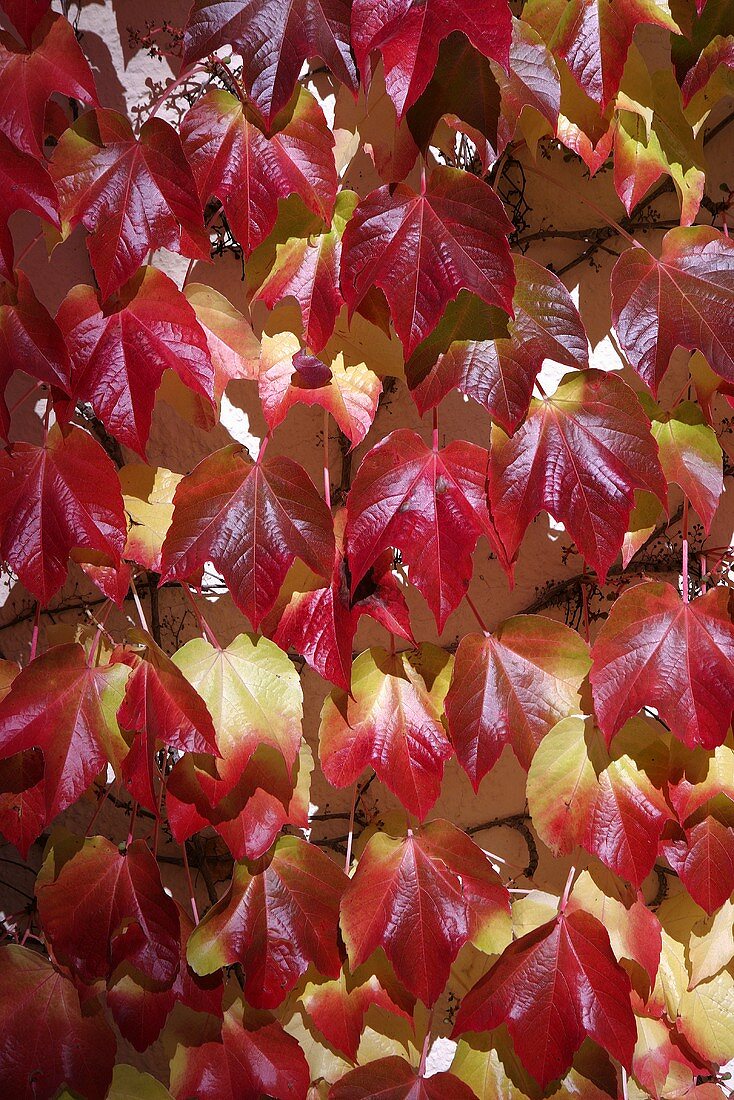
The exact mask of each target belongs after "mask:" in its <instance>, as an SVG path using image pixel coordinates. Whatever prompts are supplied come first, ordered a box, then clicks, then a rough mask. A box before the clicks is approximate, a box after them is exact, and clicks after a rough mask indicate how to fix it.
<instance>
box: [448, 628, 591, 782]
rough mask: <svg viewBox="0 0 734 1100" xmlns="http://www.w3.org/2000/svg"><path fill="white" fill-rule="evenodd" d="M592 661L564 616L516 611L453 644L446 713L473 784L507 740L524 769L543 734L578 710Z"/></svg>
mask: <svg viewBox="0 0 734 1100" xmlns="http://www.w3.org/2000/svg"><path fill="white" fill-rule="evenodd" d="M590 666H591V662H590V660H589V654H588V649H587V647H586V645H585V643H584V641H583V640H582V638H581V637H580V636H579V635H578V634H577V633H576V632H575V631H572V630H569V629H568V627H566V626H564V625H563V624H562V623H557V622H554V621H553V620H552V619H545V618H542V617H541V616H539V615H516V616H514V617H513V618H511V619H507V620H506V621H505V622H504V623H501V624H500V626H499V627H498V628H497V630H496V631H495V632H494V634H493V635H482V634H465V635H464V637H463V638H462V639H461V642H460V643H459V648H458V650H457V651H456V659H455V662H454V671H453V676H452V679H451V687H450V688H449V693H448V695H447V696H446V719H447V722H448V731H449V737H450V738H451V742H452V744H453V746H454V748H455V749H456V755H457V756H458V758H459V763H460V764H461V766H462V767H463V768H464V771H465V772H466V774H467V775H468V776H469V778H470V779H471V781H472V785H473V787H474V790H475V791H476V790H478V788H479V784H480V782H481V781H482V779H483V778H484V776H485V775H486V774H487V772H488V771H490V770H491V769H492V768H493V767H494V765H495V764H496V763H497V760H498V759H499V757H500V754H501V753H502V750H503V748H504V746H505V745H510V746H511V747H512V749H513V751H514V753H515V755H516V756H517V758H518V760H519V761H520V763H521V764H522V766H523V767H524V768H529V767H530V761H531V760H532V758H533V754H534V752H535V750H536V749H537V747H538V745H539V744H540V743H541V741H542V739H543V737H544V736H545V734H547V733H548V731H549V730H550V729H551V728H552V727H553V726H554V725H555V724H556V722H559V721H560V720H561V719H562V718H566V717H568V716H569V715H570V714H572V713H574V712H578V710H579V707H580V706H581V697H580V695H579V689H580V687H581V684H582V683H583V681H584V678H585V677H586V674H587V672H588V671H589V668H590Z"/></svg>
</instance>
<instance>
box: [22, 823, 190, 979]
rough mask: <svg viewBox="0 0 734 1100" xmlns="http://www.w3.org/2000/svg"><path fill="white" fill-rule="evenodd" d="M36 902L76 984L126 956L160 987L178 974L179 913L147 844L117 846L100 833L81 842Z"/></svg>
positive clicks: (104, 972) (103, 973)
mask: <svg viewBox="0 0 734 1100" xmlns="http://www.w3.org/2000/svg"><path fill="white" fill-rule="evenodd" d="M52 852H53V850H52ZM47 858H48V859H53V855H51V856H50V857H47ZM37 899H38V912H39V916H40V918H41V924H42V926H43V930H44V933H45V935H46V937H47V939H48V941H49V943H50V944H51V945H52V947H53V951H54V955H55V957H56V958H57V959H58V961H59V962H61V963H63V964H64V965H65V966H68V967H69V968H70V969H71V970H72V971H73V973H74V974H75V975H76V976H77V977H78V978H79V979H80V980H81V981H83V982H86V983H87V984H92V983H93V982H94V981H96V980H97V979H99V978H107V977H109V975H110V974H111V973H112V972H113V971H114V969H115V968H116V967H117V966H119V965H120V963H122V962H125V961H126V962H128V963H130V965H131V966H134V967H135V968H136V970H138V971H139V972H140V973H141V974H142V975H144V976H145V977H148V978H150V979H151V981H154V982H159V983H161V984H163V985H170V984H171V982H172V981H173V979H174V978H175V976H176V974H177V973H178V968H179V954H180V947H179V939H180V932H179V919H178V911H177V909H176V905H175V903H174V902H173V901H172V899H171V898H170V897H169V896H168V895H167V894H166V893H165V891H164V889H163V886H162V884H161V876H160V871H159V870H158V865H157V864H156V861H155V859H154V857H153V855H152V854H151V852H150V849H149V848H148V846H147V844H145V842H144V841H142V840H135V841H133V843H132V844H130V845H129V846H128V847H127V850H126V851H121V850H120V848H119V847H118V845H116V844H113V843H112V841H111V840H107V839H106V838H105V837H102V836H94V837H90V838H88V839H86V840H85V841H84V842H83V844H82V846H81V847H80V848H79V850H78V851H77V852H76V853H75V854H74V855H72V857H71V858H70V859H69V860H68V861H67V862H66V863H64V865H63V866H62V868H61V870H60V871H59V873H58V875H57V876H56V878H55V879H53V880H52V881H46V882H44V883H43V884H42V885H41V886H40V887H39V888H38V889H37ZM90 914H94V920H90V919H89V918H90Z"/></svg>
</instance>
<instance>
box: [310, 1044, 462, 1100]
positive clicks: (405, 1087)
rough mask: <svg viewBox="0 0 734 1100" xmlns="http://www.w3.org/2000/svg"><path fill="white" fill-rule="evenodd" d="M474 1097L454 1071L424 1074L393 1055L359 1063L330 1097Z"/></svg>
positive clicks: (436, 1099) (398, 1099)
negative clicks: (363, 1063) (364, 1063)
mask: <svg viewBox="0 0 734 1100" xmlns="http://www.w3.org/2000/svg"><path fill="white" fill-rule="evenodd" d="M448 1096H450V1097H451V1098H452V1100H472V1098H473V1097H474V1092H473V1091H472V1089H470V1088H469V1086H468V1085H465V1084H464V1082H463V1081H460V1080H459V1078H458V1077H455V1076H454V1074H453V1073H447V1072H446V1071H445V1070H439V1072H438V1073H432V1074H431V1075H430V1076H428V1077H425V1076H423V1074H422V1073H421V1072H420V1071H418V1072H416V1070H414V1069H413V1067H412V1066H411V1065H410V1063H409V1062H406V1061H405V1059H404V1058H398V1057H397V1056H395V1055H393V1056H392V1057H389V1058H378V1059H376V1060H375V1061H373V1062H369V1063H368V1064H367V1065H366V1066H358V1067H357V1068H356V1069H353V1070H351V1071H350V1072H349V1073H347V1074H346V1076H344V1077H341V1078H340V1079H339V1080H338V1081H337V1082H336V1084H334V1085H332V1086H331V1088H330V1089H329V1100H444V1098H445V1097H448Z"/></svg>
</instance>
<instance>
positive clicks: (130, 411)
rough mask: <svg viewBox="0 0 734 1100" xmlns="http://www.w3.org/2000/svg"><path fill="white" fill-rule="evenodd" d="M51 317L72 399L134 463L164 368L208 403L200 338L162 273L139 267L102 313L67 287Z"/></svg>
mask: <svg viewBox="0 0 734 1100" xmlns="http://www.w3.org/2000/svg"><path fill="white" fill-rule="evenodd" d="M56 319H57V322H58V324H59V325H60V327H61V330H62V332H63V333H64V336H65V338H66V342H67V346H68V348H69V353H70V355H71V360H72V386H73V391H74V401H75V402H77V401H82V402H88V403H89V404H90V405H91V406H92V408H93V409H94V411H95V413H96V414H97V416H98V417H99V419H100V420H101V421H102V423H103V424H104V425H105V427H106V428H107V429H108V431H110V432H111V433H112V435H114V436H115V438H116V439H118V440H119V441H120V443H124V444H126V445H127V446H128V447H131V448H132V450H134V451H136V452H137V453H138V454H139V455H140V456H141V457H145V445H146V443H147V441H148V436H149V434H150V423H151V418H152V414H153V405H154V403H155V393H156V390H157V389H158V387H159V386H160V384H161V378H162V377H163V372H164V371H165V370H166V369H167V368H170V369H171V370H174V371H175V372H176V374H178V376H179V378H180V379H181V380H182V382H184V383H186V385H188V386H190V387H191V388H192V389H193V390H195V391H196V392H197V393H200V394H202V396H204V397H206V398H208V400H209V401H210V402H211V401H212V400H213V394H214V390H213V379H214V375H213V369H212V364H211V359H210V356H209V350H208V347H207V341H206V336H205V334H204V331H203V330H202V328H201V326H200V325H199V322H198V321H197V319H196V314H195V312H194V309H193V307H192V306H191V305H189V303H188V301H187V300H186V298H185V297H184V295H183V294H182V293H181V291H180V290H179V289H178V288H177V287H176V284H175V283H174V282H172V280H171V279H169V278H168V276H167V275H164V274H163V272H162V271H157V270H156V269H155V268H154V267H145V268H143V269H142V270H141V271H140V272H139V273H138V274H137V275H136V276H135V278H134V279H132V280H131V282H129V283H128V284H127V285H126V286H125V287H124V288H123V290H122V292H121V294H120V296H119V300H118V301H108V302H107V303H106V304H105V305H104V306H102V307H101V306H100V304H99V301H98V299H97V295H96V294H95V293H94V291H93V289H92V288H91V287H90V286H77V287H74V289H73V290H71V291H70V292H69V294H68V295H67V296H66V298H65V299H64V301H63V303H62V305H61V308H60V309H59V312H58V314H57V318H56Z"/></svg>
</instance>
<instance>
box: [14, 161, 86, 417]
mask: <svg viewBox="0 0 734 1100" xmlns="http://www.w3.org/2000/svg"><path fill="white" fill-rule="evenodd" d="M34 163H35V162H34ZM15 370H22V371H25V373H26V374H30V375H31V376H32V377H33V378H37V379H38V380H39V381H40V382H45V383H46V384H47V385H49V386H51V387H52V390H53V391H54V392H55V393H58V392H60V393H68V391H69V389H70V385H71V383H70V380H69V370H70V367H69V355H68V352H67V350H66V345H65V344H64V337H63V336H62V334H61V331H60V329H59V327H58V325H57V324H56V323H55V321H54V320H53V318H52V317H51V314H50V313H49V312H48V310H47V309H46V307H45V306H44V305H42V304H41V302H39V300H38V298H37V297H36V293H35V291H34V289H33V287H32V286H31V284H30V282H29V280H28V278H27V277H26V275H24V273H23V272H22V271H17V272H16V273H15V280H14V282H10V283H6V284H2V285H0V434H1V435H2V436H3V437H4V438H7V436H8V429H9V428H10V413H9V412H8V407H7V405H6V403H5V398H4V393H5V390H6V388H7V385H8V382H9V381H10V378H11V377H12V374H13V371H15Z"/></svg>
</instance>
